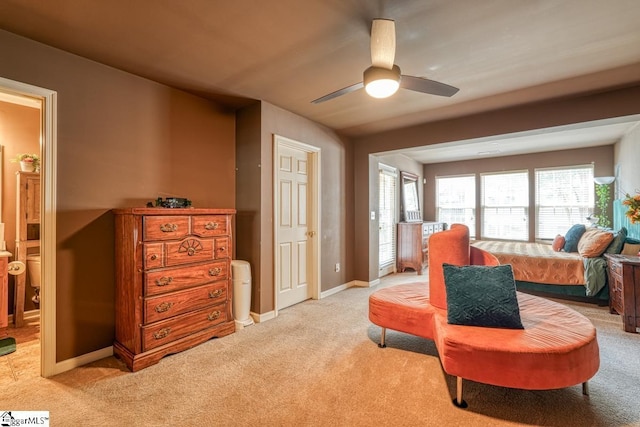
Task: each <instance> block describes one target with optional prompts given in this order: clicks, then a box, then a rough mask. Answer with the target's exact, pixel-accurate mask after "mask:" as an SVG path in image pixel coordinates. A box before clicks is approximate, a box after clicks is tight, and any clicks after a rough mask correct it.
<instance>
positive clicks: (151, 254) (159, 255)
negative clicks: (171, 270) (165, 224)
mask: <svg viewBox="0 0 640 427" xmlns="http://www.w3.org/2000/svg"><path fill="white" fill-rule="evenodd" d="M161 267H164V244H163V243H145V244H144V265H143V268H144V269H145V270H149V269H152V268H161Z"/></svg>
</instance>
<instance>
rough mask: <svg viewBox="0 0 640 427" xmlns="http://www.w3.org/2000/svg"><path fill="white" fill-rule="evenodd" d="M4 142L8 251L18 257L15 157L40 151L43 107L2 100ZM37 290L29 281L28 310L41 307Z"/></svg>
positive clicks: (0, 119) (0, 117)
mask: <svg viewBox="0 0 640 427" xmlns="http://www.w3.org/2000/svg"><path fill="white" fill-rule="evenodd" d="M0 145H2V146H3V147H4V157H3V158H2V177H1V180H0V183H1V184H2V221H3V222H4V240H5V242H6V244H7V251H9V252H11V253H12V254H13V255H14V257H13V258H11V259H9V261H13V260H15V255H16V251H15V247H16V171H18V170H20V164H19V163H14V162H12V161H11V160H13V159H15V158H16V156H17V155H18V154H23V153H33V154H37V155H40V110H39V109H38V108H32V107H25V106H22V105H18V104H12V103H8V102H2V101H0ZM14 290H15V286H14V276H12V275H9V304H8V306H9V313H10V314H13V301H14V296H15V293H14ZM33 295H34V291H33V288H32V287H31V286H29V282H28V281H27V284H26V286H25V306H24V309H25V311H29V310H34V309H37V308H38V307H36V305H35V304H34V303H33V301H31V297H33Z"/></svg>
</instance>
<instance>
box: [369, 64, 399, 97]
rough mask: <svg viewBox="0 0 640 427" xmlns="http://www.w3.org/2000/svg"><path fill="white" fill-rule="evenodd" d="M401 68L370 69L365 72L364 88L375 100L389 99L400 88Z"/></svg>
mask: <svg viewBox="0 0 640 427" xmlns="http://www.w3.org/2000/svg"><path fill="white" fill-rule="evenodd" d="M400 78H401V77H400V67H398V66H397V65H394V66H393V68H392V69H390V70H389V69H387V68H381V67H375V66H374V67H369V68H367V69H366V70H365V71H364V78H363V82H364V88H365V90H366V91H367V93H368V94H369V95H370V96H372V97H374V98H388V97H389V96H391V95H393V94H394V93H396V92H397V91H398V88H399V87H400Z"/></svg>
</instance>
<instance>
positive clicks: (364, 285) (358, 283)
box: [354, 279, 380, 288]
mask: <svg viewBox="0 0 640 427" xmlns="http://www.w3.org/2000/svg"><path fill="white" fill-rule="evenodd" d="M354 282H355V284H354V286H358V287H360V288H372V287H374V286H377V285H379V284H380V279H376V280H372V281H370V282H365V281H364V280H354Z"/></svg>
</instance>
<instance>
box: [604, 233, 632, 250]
mask: <svg viewBox="0 0 640 427" xmlns="http://www.w3.org/2000/svg"><path fill="white" fill-rule="evenodd" d="M625 240H627V229H626V227H622V228H621V229H620V230H618V232H617V233H614V236H613V241H612V242H611V243H610V244H609V246H607V249H606V250H605V251H604V252H605V253H607V254H619V253H620V252H622V247H623V246H624V241H625Z"/></svg>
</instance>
